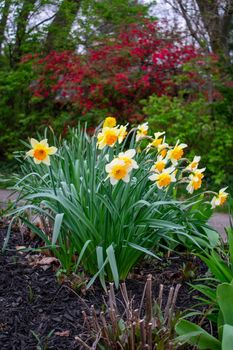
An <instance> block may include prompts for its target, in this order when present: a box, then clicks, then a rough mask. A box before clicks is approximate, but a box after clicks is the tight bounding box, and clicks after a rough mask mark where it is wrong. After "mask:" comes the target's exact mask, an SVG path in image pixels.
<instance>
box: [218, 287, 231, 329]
mask: <svg viewBox="0 0 233 350" xmlns="http://www.w3.org/2000/svg"><path fill="white" fill-rule="evenodd" d="M217 301H218V304H219V306H220V309H221V311H222V314H223V319H224V323H226V324H229V325H231V326H233V285H231V284H228V283H222V284H220V285H219V286H218V287H217Z"/></svg>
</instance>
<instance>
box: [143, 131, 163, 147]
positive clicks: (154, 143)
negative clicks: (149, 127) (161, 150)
mask: <svg viewBox="0 0 233 350" xmlns="http://www.w3.org/2000/svg"><path fill="white" fill-rule="evenodd" d="M164 134H165V131H162V132H155V133H154V139H153V140H152V142H151V143H149V145H148V146H147V147H148V148H151V147H156V148H157V147H158V146H159V145H161V144H162V142H163V138H162V137H160V136H162V135H164Z"/></svg>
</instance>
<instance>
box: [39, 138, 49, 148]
mask: <svg viewBox="0 0 233 350" xmlns="http://www.w3.org/2000/svg"><path fill="white" fill-rule="evenodd" d="M39 143H40V144H41V145H43V146H45V147H49V145H48V140H47V139H44V140H41V141H40V142H39Z"/></svg>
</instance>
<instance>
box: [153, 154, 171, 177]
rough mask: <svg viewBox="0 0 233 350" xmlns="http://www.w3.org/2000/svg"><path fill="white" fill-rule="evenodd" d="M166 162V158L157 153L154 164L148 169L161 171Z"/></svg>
mask: <svg viewBox="0 0 233 350" xmlns="http://www.w3.org/2000/svg"><path fill="white" fill-rule="evenodd" d="M166 164H167V159H166V158H163V156H161V155H159V156H158V157H157V160H156V162H155V163H154V165H153V166H152V167H151V169H150V170H151V171H155V172H157V173H161V172H162V171H163V170H164V169H165V166H166Z"/></svg>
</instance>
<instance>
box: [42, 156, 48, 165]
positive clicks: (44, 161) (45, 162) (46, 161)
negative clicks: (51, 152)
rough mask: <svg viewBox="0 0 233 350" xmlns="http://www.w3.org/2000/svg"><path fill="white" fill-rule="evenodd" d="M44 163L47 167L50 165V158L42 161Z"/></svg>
mask: <svg viewBox="0 0 233 350" xmlns="http://www.w3.org/2000/svg"><path fill="white" fill-rule="evenodd" d="M42 163H44V164H46V165H50V159H49V156H47V157H45V159H43V160H42Z"/></svg>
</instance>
